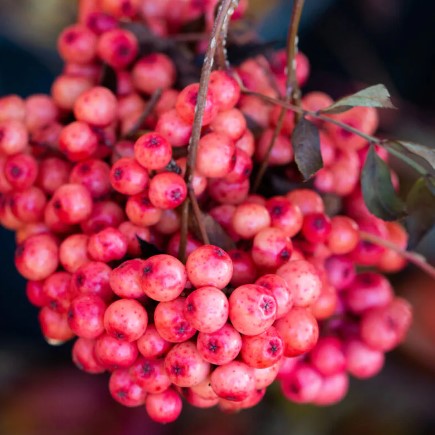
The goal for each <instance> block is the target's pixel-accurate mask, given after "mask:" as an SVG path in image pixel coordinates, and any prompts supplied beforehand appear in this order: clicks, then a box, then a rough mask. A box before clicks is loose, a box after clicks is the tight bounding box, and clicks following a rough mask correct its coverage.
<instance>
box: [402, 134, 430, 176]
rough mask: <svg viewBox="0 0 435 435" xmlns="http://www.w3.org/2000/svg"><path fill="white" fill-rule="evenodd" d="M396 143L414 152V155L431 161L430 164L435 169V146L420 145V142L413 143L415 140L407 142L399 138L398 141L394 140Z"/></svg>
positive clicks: (428, 161)
mask: <svg viewBox="0 0 435 435" xmlns="http://www.w3.org/2000/svg"><path fill="white" fill-rule="evenodd" d="M394 143H396V144H398V145H400V146H401V147H403V148H405V149H406V150H407V151H409V152H410V153H411V154H414V155H416V156H418V157H420V158H422V159H423V160H425V161H426V162H427V163H429V165H430V167H431V168H432V169H435V148H430V147H428V146H425V145H420V144H417V143H413V142H405V141H403V140H397V141H394Z"/></svg>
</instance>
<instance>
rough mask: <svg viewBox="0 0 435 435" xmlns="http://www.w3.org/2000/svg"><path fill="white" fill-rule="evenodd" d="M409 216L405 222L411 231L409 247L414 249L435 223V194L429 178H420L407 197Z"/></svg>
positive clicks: (409, 231)
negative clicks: (429, 183)
mask: <svg viewBox="0 0 435 435" xmlns="http://www.w3.org/2000/svg"><path fill="white" fill-rule="evenodd" d="M406 205H407V209H408V213H409V214H408V217H407V218H406V221H405V224H406V228H407V230H408V233H409V247H410V248H411V249H413V248H414V247H415V246H416V245H417V244H418V243H419V242H420V240H421V239H422V238H423V237H424V236H425V235H426V234H427V233H428V232H429V231H430V230H431V229H432V227H433V226H434V225H435V196H434V194H433V192H431V190H430V189H429V187H428V183H427V179H425V178H424V177H422V178H419V179H418V180H417V181H416V182H415V184H414V186H413V187H412V189H411V190H410V191H409V193H408V196H407V198H406Z"/></svg>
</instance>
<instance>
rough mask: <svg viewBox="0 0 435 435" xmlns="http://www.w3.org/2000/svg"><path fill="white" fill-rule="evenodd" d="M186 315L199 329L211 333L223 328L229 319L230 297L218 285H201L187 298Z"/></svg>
mask: <svg viewBox="0 0 435 435" xmlns="http://www.w3.org/2000/svg"><path fill="white" fill-rule="evenodd" d="M184 315H185V317H186V319H187V320H188V321H189V323H190V324H191V325H192V326H193V327H194V328H195V329H197V330H198V331H200V332H206V333H211V332H215V331H217V330H219V329H221V328H222V327H223V326H224V325H225V323H226V321H227V319H228V299H227V297H226V296H225V294H224V293H223V292H222V290H220V289H218V288H216V287H211V286H208V287H201V288H198V289H196V290H195V291H193V292H192V293H190V295H189V296H188V297H187V299H186V305H185V307H184Z"/></svg>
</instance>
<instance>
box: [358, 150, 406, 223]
mask: <svg viewBox="0 0 435 435" xmlns="http://www.w3.org/2000/svg"><path fill="white" fill-rule="evenodd" d="M361 187H362V193H363V197H364V202H365V204H366V206H367V208H368V209H369V210H370V212H371V213H373V214H374V215H375V216H377V217H379V218H381V219H383V220H386V221H393V220H396V219H398V218H400V217H403V216H405V214H406V212H405V204H404V202H403V201H402V200H401V199H400V198H399V197H398V196H397V194H396V192H395V190H394V187H393V184H392V183H391V174H390V169H389V167H388V166H387V164H386V163H385V162H384V161H383V160H382V159H381V158H380V157H379V156H378V155H377V154H376V151H375V149H374V147H373V146H371V147H370V150H369V152H368V154H367V158H366V161H365V164H364V168H363V171H362V177H361Z"/></svg>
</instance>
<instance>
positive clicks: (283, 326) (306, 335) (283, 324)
mask: <svg viewBox="0 0 435 435" xmlns="http://www.w3.org/2000/svg"><path fill="white" fill-rule="evenodd" d="M275 328H276V330H277V331H278V333H279V334H280V335H281V337H282V340H283V342H284V356H286V357H292V356H297V355H301V354H303V353H305V352H308V351H309V350H311V349H312V348H313V347H314V346H315V345H316V343H317V339H318V337H319V326H318V324H317V321H316V319H315V318H314V316H313V315H312V314H311V313H310V312H309V311H308V310H306V309H305V308H296V307H295V308H292V309H291V310H290V311H289V312H288V313H287V314H286V315H285V316H284V317H282V318H281V319H279V320H278V321H277V322H276V323H275Z"/></svg>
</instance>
